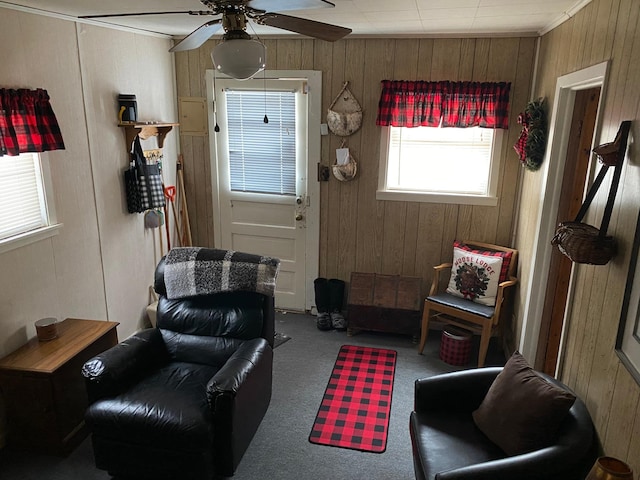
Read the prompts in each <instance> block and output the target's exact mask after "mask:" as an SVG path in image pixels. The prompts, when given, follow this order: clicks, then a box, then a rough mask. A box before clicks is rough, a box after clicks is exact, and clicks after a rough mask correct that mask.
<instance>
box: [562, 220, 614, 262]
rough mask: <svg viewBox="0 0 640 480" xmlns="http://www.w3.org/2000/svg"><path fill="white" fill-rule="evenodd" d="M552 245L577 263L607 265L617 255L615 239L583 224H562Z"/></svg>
mask: <svg viewBox="0 0 640 480" xmlns="http://www.w3.org/2000/svg"><path fill="white" fill-rule="evenodd" d="M551 244H552V245H557V246H558V249H559V250H560V251H561V252H562V253H564V254H565V255H566V256H567V257H569V258H570V259H571V261H573V262H575V263H587V264H590V265H605V264H606V263H607V262H608V261H609V260H611V259H612V258H613V256H614V255H615V253H616V243H615V239H614V238H613V237H611V236H609V235H601V234H600V230H598V229H597V228H596V227H593V226H591V225H587V224H586V223H581V222H562V223H561V224H560V225H559V226H558V228H557V230H556V234H555V235H554V237H553V239H552V240H551Z"/></svg>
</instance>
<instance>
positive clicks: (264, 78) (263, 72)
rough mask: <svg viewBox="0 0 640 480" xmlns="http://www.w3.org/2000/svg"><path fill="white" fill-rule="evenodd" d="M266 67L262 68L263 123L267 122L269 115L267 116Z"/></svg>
mask: <svg viewBox="0 0 640 480" xmlns="http://www.w3.org/2000/svg"><path fill="white" fill-rule="evenodd" d="M266 75H267V74H266V68H265V69H264V70H262V88H263V91H264V119H263V120H262V121H263V122H264V123H269V117H267V77H266Z"/></svg>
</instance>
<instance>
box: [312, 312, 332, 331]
mask: <svg viewBox="0 0 640 480" xmlns="http://www.w3.org/2000/svg"><path fill="white" fill-rule="evenodd" d="M316 327H318V330H325V331H326V330H331V329H332V328H333V325H332V322H331V316H330V315H329V314H328V313H327V312H322V313H320V312H318V316H317V318H316Z"/></svg>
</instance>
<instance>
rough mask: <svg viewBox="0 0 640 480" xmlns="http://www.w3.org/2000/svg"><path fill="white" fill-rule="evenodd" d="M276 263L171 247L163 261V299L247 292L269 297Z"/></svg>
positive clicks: (223, 252) (242, 255)
mask: <svg viewBox="0 0 640 480" xmlns="http://www.w3.org/2000/svg"><path fill="white" fill-rule="evenodd" d="M279 267H280V260H279V259H277V258H271V257H262V256H260V255H252V254H249V253H240V252H234V251H232V250H218V249H211V248H202V247H182V248H173V249H171V250H169V253H168V254H167V256H166V259H165V269H164V283H165V286H166V287H167V298H169V299H174V298H184V297H193V296H196V295H208V294H211V293H219V292H234V291H240V290H242V291H249V292H257V293H262V294H264V295H269V296H273V294H274V291H275V288H276V277H277V276H278V269H279Z"/></svg>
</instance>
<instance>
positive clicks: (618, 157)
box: [551, 121, 631, 265]
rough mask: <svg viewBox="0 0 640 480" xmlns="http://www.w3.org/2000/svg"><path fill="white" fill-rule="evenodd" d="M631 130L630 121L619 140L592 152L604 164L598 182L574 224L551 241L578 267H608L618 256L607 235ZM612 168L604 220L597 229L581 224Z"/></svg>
mask: <svg viewBox="0 0 640 480" xmlns="http://www.w3.org/2000/svg"><path fill="white" fill-rule="evenodd" d="M630 127H631V122H630V121H624V122H622V124H621V125H620V129H619V130H618V134H617V135H616V139H615V140H614V141H613V142H612V143H607V144H604V145H600V146H598V147H596V148H594V149H593V151H594V152H595V153H596V154H597V155H598V157H599V159H600V161H601V163H602V167H601V168H600V172H598V175H597V176H596V179H595V180H594V182H593V184H592V185H591V188H590V189H589V191H588V192H587V196H586V197H585V200H584V202H583V203H582V206H581V207H580V211H579V212H578V214H577V215H576V218H575V220H574V221H572V222H562V223H561V224H560V225H559V226H558V228H557V229H556V234H555V235H554V237H553V239H552V240H551V244H552V245H556V246H557V247H558V249H559V250H560V251H561V252H562V253H563V254H564V255H566V256H567V257H569V259H570V260H571V261H573V262H575V263H586V264H591V265H605V264H606V263H608V262H609V260H611V259H612V258H613V256H614V255H615V253H616V243H615V239H614V238H613V237H612V236H609V235H607V229H608V227H609V220H610V219H611V212H612V210H613V203H614V200H615V197H616V192H617V190H618V184H619V182H620V175H621V173H622V161H623V160H624V155H625V151H626V149H627V139H628V136H629V129H630ZM610 166H613V167H614V173H613V178H612V180H611V188H610V189H609V197H608V199H607V204H606V206H605V209H604V214H603V216H602V223H601V224H600V228H599V229H598V228H596V227H594V226H592V225H587V224H586V223H582V218H583V217H584V215H585V214H586V212H587V209H588V208H589V205H590V204H591V201H592V200H593V198H594V197H595V195H596V192H597V191H598V188H599V187H600V184H601V183H602V181H603V179H604V177H605V174H606V173H607V170H608V168H609V167H610Z"/></svg>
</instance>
